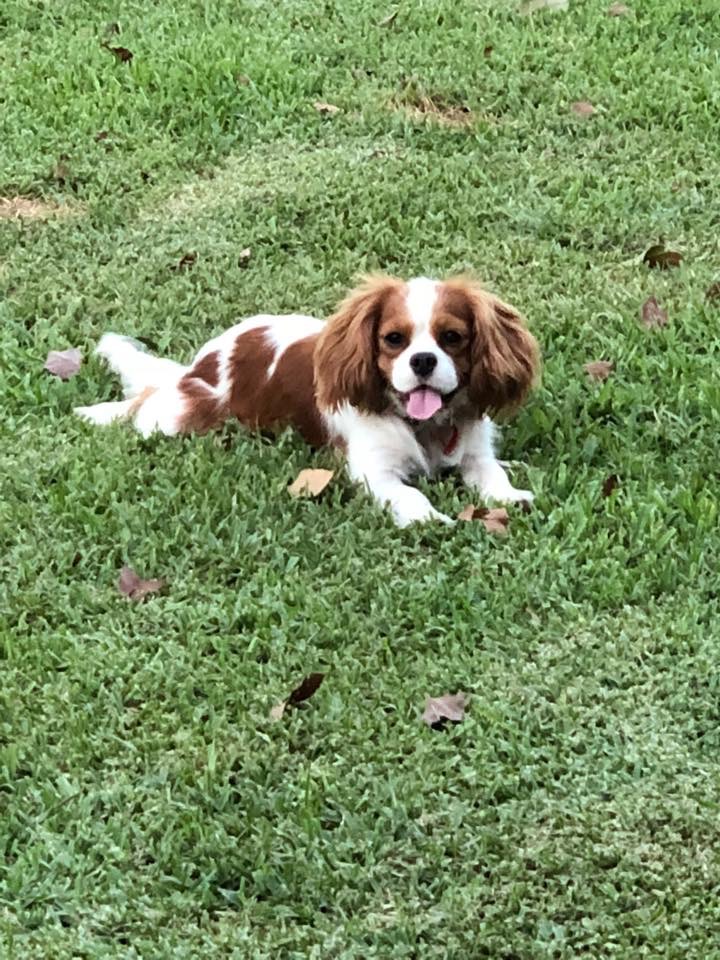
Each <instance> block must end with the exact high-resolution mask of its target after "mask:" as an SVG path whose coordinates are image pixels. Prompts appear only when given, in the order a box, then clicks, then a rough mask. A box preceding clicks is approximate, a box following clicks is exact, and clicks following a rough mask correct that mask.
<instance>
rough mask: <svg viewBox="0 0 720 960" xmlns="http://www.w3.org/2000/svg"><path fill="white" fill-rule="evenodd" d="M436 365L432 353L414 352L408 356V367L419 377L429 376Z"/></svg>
mask: <svg viewBox="0 0 720 960" xmlns="http://www.w3.org/2000/svg"><path fill="white" fill-rule="evenodd" d="M436 366H437V357H436V356H435V354H434V353H414V354H413V355H412V356H411V357H410V367H411V368H412V371H413V373H416V374H417V375H418V376H419V377H429V376H430V374H431V373H432V372H433V370H434V369H435V367H436Z"/></svg>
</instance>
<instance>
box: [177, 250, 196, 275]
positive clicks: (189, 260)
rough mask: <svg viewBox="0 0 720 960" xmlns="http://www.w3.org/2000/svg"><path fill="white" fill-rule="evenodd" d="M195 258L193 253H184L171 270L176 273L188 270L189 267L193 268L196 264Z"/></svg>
mask: <svg viewBox="0 0 720 960" xmlns="http://www.w3.org/2000/svg"><path fill="white" fill-rule="evenodd" d="M197 257H198V255H197V254H196V253H195V252H194V251H193V252H192V253H186V254H184V255H183V256H182V257H180V259H179V260H178V262H177V263H176V264H175V265H174V266H173V268H172V269H173V270H175V271H176V272H178V273H179V272H180V271H182V270H189V269H190V268H191V267H194V266H195V263H196V262H197Z"/></svg>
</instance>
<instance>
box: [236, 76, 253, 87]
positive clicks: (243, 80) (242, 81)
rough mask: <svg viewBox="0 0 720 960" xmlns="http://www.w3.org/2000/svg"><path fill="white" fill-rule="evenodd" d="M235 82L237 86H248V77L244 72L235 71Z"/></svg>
mask: <svg viewBox="0 0 720 960" xmlns="http://www.w3.org/2000/svg"><path fill="white" fill-rule="evenodd" d="M235 83H236V84H237V85H238V86H239V87H249V86H250V77H248V76H247V74H245V73H236V74H235Z"/></svg>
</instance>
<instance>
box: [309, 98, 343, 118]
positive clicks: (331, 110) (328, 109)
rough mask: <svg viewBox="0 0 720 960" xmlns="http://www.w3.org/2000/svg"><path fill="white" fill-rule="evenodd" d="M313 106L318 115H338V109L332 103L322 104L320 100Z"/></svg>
mask: <svg viewBox="0 0 720 960" xmlns="http://www.w3.org/2000/svg"><path fill="white" fill-rule="evenodd" d="M313 106H314V107H315V109H316V110H317V112H318V113H325V114H327V115H328V116H332V115H333V114H335V113H340V107H336V106H335V104H334V103H323V102H322V101H321V100H316V101H315V103H314V104H313Z"/></svg>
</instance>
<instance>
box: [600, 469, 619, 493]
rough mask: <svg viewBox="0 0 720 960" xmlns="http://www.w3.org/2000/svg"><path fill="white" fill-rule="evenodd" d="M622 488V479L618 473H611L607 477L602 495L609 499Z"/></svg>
mask: <svg viewBox="0 0 720 960" xmlns="http://www.w3.org/2000/svg"><path fill="white" fill-rule="evenodd" d="M619 486H620V477H619V476H618V475H617V474H616V473H611V474H610V476H609V477H606V478H605V480H604V481H603V485H602V495H603V496H604V497H609V496H611V494H613V493H615V491H616V490H617V488H618V487H619Z"/></svg>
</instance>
